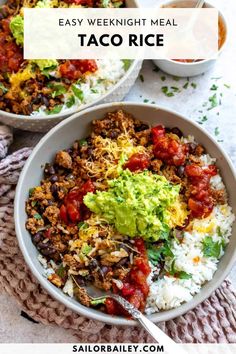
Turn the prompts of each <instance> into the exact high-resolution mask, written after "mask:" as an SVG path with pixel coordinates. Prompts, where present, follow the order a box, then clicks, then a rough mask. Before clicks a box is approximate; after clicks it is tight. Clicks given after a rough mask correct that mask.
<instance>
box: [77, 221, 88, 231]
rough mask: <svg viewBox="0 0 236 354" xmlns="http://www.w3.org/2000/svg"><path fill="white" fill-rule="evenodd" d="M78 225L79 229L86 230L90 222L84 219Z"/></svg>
mask: <svg viewBox="0 0 236 354" xmlns="http://www.w3.org/2000/svg"><path fill="white" fill-rule="evenodd" d="M77 226H78V229H79V230H85V229H87V228H88V224H87V223H86V222H84V221H81V222H79V223H78V225H77Z"/></svg>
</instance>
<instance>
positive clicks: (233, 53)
mask: <svg viewBox="0 0 236 354" xmlns="http://www.w3.org/2000/svg"><path fill="white" fill-rule="evenodd" d="M139 2H140V4H141V5H142V6H145V7H149V6H150V7H151V6H153V5H158V4H159V3H160V1H159V0H139ZM211 3H212V4H214V5H216V6H217V7H218V8H220V9H222V10H223V11H224V14H225V16H226V19H227V20H228V24H229V41H228V44H227V46H226V48H225V51H224V52H223V53H222V55H221V57H220V59H219V60H218V62H217V64H216V66H215V68H214V69H213V70H212V71H210V72H208V73H205V74H204V75H202V76H199V77H196V78H193V79H190V85H189V88H188V89H187V90H185V89H183V88H182V86H183V85H184V84H185V83H186V79H180V80H179V81H175V80H174V79H173V78H172V77H171V76H168V75H166V74H164V73H162V72H158V73H156V72H154V71H153V68H154V65H153V63H152V62H151V61H146V62H144V65H143V68H142V71H141V73H140V74H141V75H142V77H143V79H144V81H142V80H140V78H138V79H137V81H136V83H135V85H134V87H133V88H132V89H131V91H130V93H129V94H128V95H127V97H126V98H125V100H126V101H137V102H144V101H147V100H148V102H150V103H151V102H155V103H156V104H159V105H164V106H167V107H170V108H173V109H175V110H176V111H179V112H181V113H182V114H184V115H186V116H187V117H188V118H189V119H191V120H194V121H200V120H201V118H202V117H203V116H205V115H206V116H207V120H206V121H205V122H204V123H203V124H202V127H203V128H205V129H206V130H207V131H208V132H209V133H210V134H212V136H213V137H214V138H215V139H216V140H218V141H220V144H221V145H222V146H223V148H224V149H225V150H226V151H227V153H228V154H229V156H230V157H231V159H232V161H233V163H234V165H236V97H235V96H236V69H235V64H236V44H235V43H236V42H235V38H236V21H235V13H236V1H235V0H226V1H222V0H211ZM162 76H165V81H162V80H161V77H162ZM215 77H217V78H219V77H220V79H218V80H214V79H212V78H215ZM163 80H164V79H163ZM192 82H193V83H195V84H196V85H197V87H196V88H193V87H192V86H191V83H192ZM213 84H215V85H217V86H218V89H217V91H211V90H210V88H211V87H212V85H213ZM225 85H226V86H227V87H226V86H225ZM162 86H169V87H170V86H176V87H179V88H181V92H179V93H177V94H176V95H175V96H174V97H169V98H168V97H166V96H165V95H164V94H163V93H162V92H161V87H162ZM228 86H230V88H228ZM215 92H216V93H217V95H218V97H219V98H221V105H219V106H217V107H216V108H214V109H212V110H210V111H207V107H203V106H204V103H205V102H207V101H208V100H209V97H210V96H212V95H213V94H214V93H215ZM220 94H222V97H221V96H220ZM199 111H201V112H199ZM216 134H218V135H216ZM26 138H27V142H28V144H29V142H30V140H32V141H33V140H35V135H31V134H29V133H21V132H17V134H16V136H15V143H14V146H13V148H12V149H15V148H16V147H19V146H23V145H24V144H25V139H26ZM39 138H40V135H38V139H39ZM230 279H231V281H232V282H233V284H234V286H235V288H236V267H234V269H233V270H232V272H231V274H230ZM20 311H21V309H20V308H19V306H18V305H17V304H16V303H15V301H14V299H11V298H9V297H8V296H7V295H4V294H0V342H73V341H75V338H74V337H73V336H72V334H71V333H69V332H68V331H66V330H63V329H60V328H58V327H56V326H44V325H41V324H33V323H31V322H29V321H28V320H26V319H24V318H23V317H21V316H20Z"/></svg>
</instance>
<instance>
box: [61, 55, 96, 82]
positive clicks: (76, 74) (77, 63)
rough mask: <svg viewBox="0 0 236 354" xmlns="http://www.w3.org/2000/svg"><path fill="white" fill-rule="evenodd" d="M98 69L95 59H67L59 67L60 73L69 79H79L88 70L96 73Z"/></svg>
mask: <svg viewBox="0 0 236 354" xmlns="http://www.w3.org/2000/svg"><path fill="white" fill-rule="evenodd" d="M97 69H98V67H97V63H96V61H95V60H85V59H84V60H82V59H81V60H67V61H66V62H65V63H63V64H61V65H60V67H59V70H60V74H61V76H62V77H65V78H67V79H69V80H78V79H79V78H80V77H81V76H82V75H83V74H85V73H86V72H91V73H94V72H96V71H97Z"/></svg>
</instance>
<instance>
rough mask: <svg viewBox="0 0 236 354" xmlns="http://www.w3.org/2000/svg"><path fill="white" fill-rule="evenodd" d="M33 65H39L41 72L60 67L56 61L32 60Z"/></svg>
mask: <svg viewBox="0 0 236 354" xmlns="http://www.w3.org/2000/svg"><path fill="white" fill-rule="evenodd" d="M31 63H34V64H36V65H38V67H39V69H40V70H41V71H44V70H48V69H52V70H53V69H55V68H56V67H57V66H58V61H57V60H56V59H55V60H54V59H35V60H31Z"/></svg>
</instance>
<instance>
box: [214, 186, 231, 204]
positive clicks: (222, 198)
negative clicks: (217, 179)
mask: <svg viewBox="0 0 236 354" xmlns="http://www.w3.org/2000/svg"><path fill="white" fill-rule="evenodd" d="M211 195H212V197H213V199H214V200H215V203H216V204H221V205H224V204H226V203H227V196H226V192H225V190H224V189H220V190H217V189H212V190H211Z"/></svg>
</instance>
